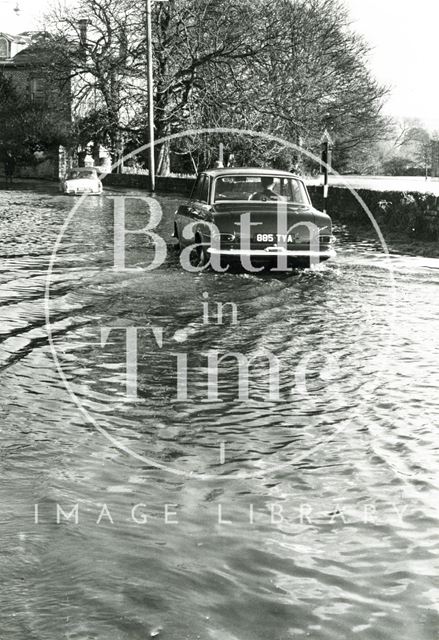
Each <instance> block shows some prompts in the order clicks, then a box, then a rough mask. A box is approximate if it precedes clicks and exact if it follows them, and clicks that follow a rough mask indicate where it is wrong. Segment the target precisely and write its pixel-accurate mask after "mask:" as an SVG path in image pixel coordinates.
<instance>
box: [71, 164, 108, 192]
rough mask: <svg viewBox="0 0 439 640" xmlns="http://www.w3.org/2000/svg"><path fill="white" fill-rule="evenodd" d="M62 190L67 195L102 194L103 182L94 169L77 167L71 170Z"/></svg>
mask: <svg viewBox="0 0 439 640" xmlns="http://www.w3.org/2000/svg"><path fill="white" fill-rule="evenodd" d="M61 189H62V191H63V193H66V194H73V195H75V194H78V195H79V194H82V193H95V194H100V193H102V190H103V187H102V182H101V181H100V180H99V177H98V174H97V171H96V169H94V168H93V167H76V168H75V169H70V171H69V172H68V173H67V175H66V177H65V178H64V180H63V182H62V184H61Z"/></svg>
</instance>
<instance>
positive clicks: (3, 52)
mask: <svg viewBox="0 0 439 640" xmlns="http://www.w3.org/2000/svg"><path fill="white" fill-rule="evenodd" d="M0 58H9V42H8V41H7V40H6V38H0Z"/></svg>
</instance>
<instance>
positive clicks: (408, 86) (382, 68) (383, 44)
mask: <svg viewBox="0 0 439 640" xmlns="http://www.w3.org/2000/svg"><path fill="white" fill-rule="evenodd" d="M51 1H53V0H18V4H19V6H20V7H21V12H20V15H19V16H18V17H17V15H16V14H15V13H14V11H13V8H14V7H15V5H16V4H17V0H0V31H6V32H9V33H19V32H21V31H27V30H31V29H36V28H38V17H39V16H41V14H42V13H44V11H45V10H47V8H48V6H49V4H50V3H51ZM64 1H66V2H67V3H68V2H69V0H61V2H64ZM344 2H345V3H346V6H347V7H348V9H349V11H350V13H351V18H352V24H353V28H354V29H355V30H356V31H357V32H359V33H361V34H363V35H364V36H365V38H366V40H367V41H368V42H369V44H370V46H371V48H372V50H371V53H370V57H369V61H370V62H369V64H370V68H371V70H372V72H373V74H374V75H375V77H376V78H377V79H378V80H379V81H380V82H382V83H383V84H385V85H386V86H389V87H390V88H391V91H392V93H391V96H390V98H389V99H388V102H387V104H386V107H385V111H386V113H388V114H389V115H393V116H396V117H398V118H403V117H413V118H420V119H421V120H423V121H424V122H425V124H426V126H427V127H428V128H430V129H438V130H439V73H438V66H439V51H438V50H437V49H438V47H437V44H436V42H437V40H438V36H439V1H438V0H416V1H415V2H414V1H413V0H344Z"/></svg>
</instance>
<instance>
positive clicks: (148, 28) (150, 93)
mask: <svg viewBox="0 0 439 640" xmlns="http://www.w3.org/2000/svg"><path fill="white" fill-rule="evenodd" d="M167 1H168V0H146V43H147V49H148V58H147V75H148V78H147V82H148V135H149V176H150V186H151V191H152V192H154V191H155V156H154V78H153V58H152V20H151V13H152V4H153V2H167Z"/></svg>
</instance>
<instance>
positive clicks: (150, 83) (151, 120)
mask: <svg viewBox="0 0 439 640" xmlns="http://www.w3.org/2000/svg"><path fill="white" fill-rule="evenodd" d="M151 5H152V2H151V0H146V42H147V48H148V61H147V67H148V69H147V73H148V78H147V81H148V133H149V180H150V187H151V191H152V192H154V191H155V157H154V80H153V66H152V65H153V61H152V24H151Z"/></svg>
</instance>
